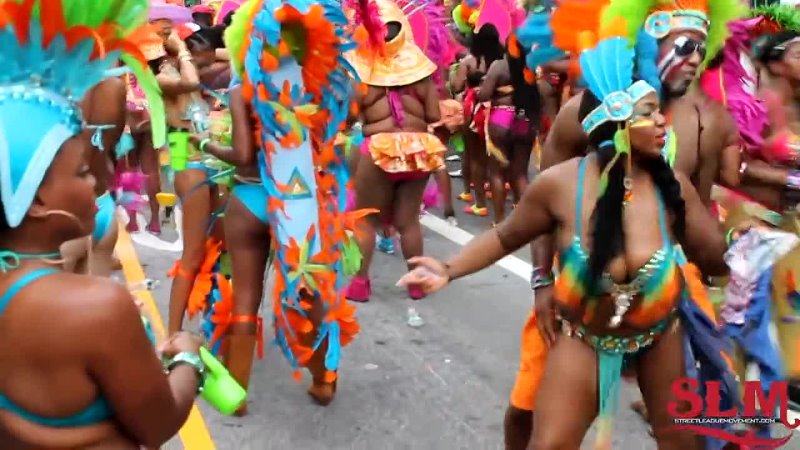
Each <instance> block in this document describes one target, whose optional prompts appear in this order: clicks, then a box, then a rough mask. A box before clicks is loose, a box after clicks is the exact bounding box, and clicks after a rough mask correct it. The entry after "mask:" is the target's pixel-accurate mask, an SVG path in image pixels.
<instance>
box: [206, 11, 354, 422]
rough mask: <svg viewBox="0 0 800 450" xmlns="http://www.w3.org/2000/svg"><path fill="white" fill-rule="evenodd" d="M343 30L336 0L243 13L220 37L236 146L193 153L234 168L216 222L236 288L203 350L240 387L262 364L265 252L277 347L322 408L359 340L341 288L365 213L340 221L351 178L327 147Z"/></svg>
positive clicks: (341, 85) (214, 313)
mask: <svg viewBox="0 0 800 450" xmlns="http://www.w3.org/2000/svg"><path fill="white" fill-rule="evenodd" d="M346 24H347V19H346V18H345V16H344V13H343V12H342V10H341V6H340V5H339V4H338V2H335V1H333V0H331V1H328V0H323V1H312V0H283V1H282V0H249V1H248V2H246V3H245V4H243V5H242V7H241V8H240V9H239V10H238V11H237V12H236V14H235V15H234V19H233V23H232V24H231V26H230V27H229V28H228V30H227V31H226V35H225V41H226V45H227V47H228V50H229V51H230V54H231V57H232V63H233V68H234V70H235V72H236V75H237V77H238V78H239V79H240V80H241V82H240V83H239V84H238V85H236V87H234V88H232V89H231V91H230V102H231V103H230V109H231V115H232V119H233V134H232V139H233V146H232V148H231V147H227V146H224V145H221V144H220V143H218V142H213V141H211V140H210V139H209V138H206V137H202V138H201V139H200V143H199V147H200V148H201V149H202V150H203V151H206V152H209V153H211V154H213V155H215V156H217V157H219V158H220V159H222V160H224V161H227V162H229V163H231V164H233V165H234V166H236V175H235V186H234V188H233V190H232V194H231V199H230V201H229V203H228V207H227V210H226V213H225V233H226V245H227V248H228V252H229V254H230V257H231V262H232V270H233V273H232V276H233V279H235V280H236V281H235V283H236V289H235V291H234V292H233V293H231V292H230V289H229V288H228V289H227V290H226V289H221V290H220V295H221V299H219V300H218V301H217V302H215V303H214V304H213V307H212V310H211V311H210V314H208V316H207V317H208V320H209V321H210V323H211V324H212V325H213V326H212V327H211V329H210V333H211V346H212V348H213V347H214V346H216V345H217V344H218V343H219V342H220V341H221V342H222V345H221V352H222V353H223V355H224V359H225V363H226V364H227V366H228V369H229V371H230V372H231V375H233V376H234V377H235V378H236V380H237V381H238V382H239V383H240V384H241V385H243V386H245V387H246V386H247V385H248V384H249V380H250V372H251V369H252V363H253V355H254V352H256V351H257V352H258V354H259V356H263V331H262V326H261V324H262V320H261V318H260V317H259V316H258V311H259V306H260V304H261V299H262V296H263V291H264V272H265V270H266V266H267V262H268V257H269V256H270V253H272V265H273V267H274V269H275V280H274V291H273V294H274V296H273V300H272V307H273V312H274V314H273V324H274V327H275V335H276V338H275V341H276V343H277V344H278V345H279V346H280V348H281V350H282V351H283V352H284V355H285V356H286V358H287V359H288V360H289V362H290V364H291V365H292V366H293V368H295V370H296V372H295V378H296V379H297V380H298V381H299V380H301V379H302V373H301V372H300V371H299V370H300V368H303V367H305V368H307V369H308V370H309V371H310V372H311V375H312V378H313V380H312V384H311V387H310V388H309V390H308V393H309V395H311V396H312V397H313V399H314V400H315V401H317V402H318V403H320V404H322V405H327V404H328V403H330V402H331V401H332V400H333V397H334V394H335V391H336V380H337V370H338V367H339V361H340V356H341V350H342V347H344V346H346V345H347V344H349V343H350V341H351V340H352V339H353V337H354V336H355V335H356V333H357V332H358V325H357V323H356V322H355V308H353V307H352V306H351V305H349V304H348V303H347V302H346V301H345V298H344V288H345V283H346V279H345V276H346V274H349V273H353V272H354V271H356V270H358V262H359V255H358V250H357V247H356V245H355V243H354V242H351V240H350V239H351V238H350V234H349V233H351V232H354V231H355V226H356V219H357V218H358V217H359V215H362V214H363V212H360V211H355V212H349V213H345V212H344V211H345V206H346V201H345V198H346V192H345V188H346V185H347V183H348V176H347V170H346V166H345V161H344V155H343V154H342V152H340V151H339V149H338V148H337V147H335V146H334V139H335V136H336V133H337V131H339V130H340V129H341V127H342V126H343V124H344V122H345V121H346V119H347V116H348V112H349V111H350V108H351V107H352V106H353V105H352V104H351V96H352V86H351V84H350V75H349V74H348V72H347V69H346V68H347V67H348V65H347V63H346V62H345V61H344V59H343V58H342V56H341V55H342V54H343V53H344V52H346V51H348V50H350V49H352V48H353V46H354V44H352V42H351V41H350V39H349V36H348V35H347V34H346V33H345V25H346ZM244 412H245V409H244V408H243V409H242V410H240V413H244Z"/></svg>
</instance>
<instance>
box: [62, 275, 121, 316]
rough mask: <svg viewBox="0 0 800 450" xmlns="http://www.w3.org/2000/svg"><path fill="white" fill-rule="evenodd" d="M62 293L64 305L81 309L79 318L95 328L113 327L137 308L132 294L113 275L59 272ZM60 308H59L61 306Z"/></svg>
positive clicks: (63, 306)
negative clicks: (99, 275) (111, 276)
mask: <svg viewBox="0 0 800 450" xmlns="http://www.w3.org/2000/svg"><path fill="white" fill-rule="evenodd" d="M57 277H58V279H57V280H54V281H57V282H58V284H57V286H58V295H57V297H58V298H59V299H60V301H59V304H60V306H61V308H64V309H65V311H64V312H65V313H66V310H70V311H80V314H75V317H76V318H77V319H78V320H79V321H80V322H81V323H83V324H86V325H92V326H93V327H97V326H98V325H100V326H105V325H108V326H113V324H114V323H115V322H118V321H120V320H124V319H125V318H126V317H128V316H129V315H130V314H131V313H132V312H136V311H137V307H136V304H135V302H134V299H133V296H132V295H131V293H130V292H129V291H128V290H127V289H126V288H125V287H124V286H122V285H120V284H119V283H117V282H115V281H114V280H112V279H110V278H102V277H95V276H90V275H76V274H67V273H65V274H59V275H57ZM61 308H58V309H61Z"/></svg>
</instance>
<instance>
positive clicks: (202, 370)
mask: <svg viewBox="0 0 800 450" xmlns="http://www.w3.org/2000/svg"><path fill="white" fill-rule="evenodd" d="M181 364H185V365H187V366H191V367H192V368H193V369H194V370H195V371H196V372H197V393H198V394H200V393H201V392H203V385H205V381H206V365H205V364H204V363H203V360H202V359H201V358H200V355H198V354H197V353H192V352H180V353H178V354H177V355H175V357H173V358H172V359H171V360H170V361H169V363H168V364H167V371H170V372H171V371H172V369H174V368H175V367H177V366H179V365H181Z"/></svg>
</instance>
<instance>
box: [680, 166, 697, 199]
mask: <svg viewBox="0 0 800 450" xmlns="http://www.w3.org/2000/svg"><path fill="white" fill-rule="evenodd" d="M675 179H676V180H678V183H679V184H680V186H681V196H682V197H683V198H684V199H686V196H687V195H690V194H692V193H693V195H694V196H697V190H696V189H695V187H694V184H692V180H691V179H689V177H688V176H686V175H685V174H684V173H683V172H679V171H677V170H676V171H675Z"/></svg>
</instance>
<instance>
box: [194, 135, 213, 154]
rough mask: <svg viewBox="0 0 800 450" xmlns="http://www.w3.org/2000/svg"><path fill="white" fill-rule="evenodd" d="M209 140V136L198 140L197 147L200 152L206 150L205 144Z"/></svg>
mask: <svg viewBox="0 0 800 450" xmlns="http://www.w3.org/2000/svg"><path fill="white" fill-rule="evenodd" d="M209 142H211V139H209V138H205V139H203V140H202V141H200V145H198V146H197V148H198V149H199V150H200V151H201V152H205V151H206V145H208V143H209Z"/></svg>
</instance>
